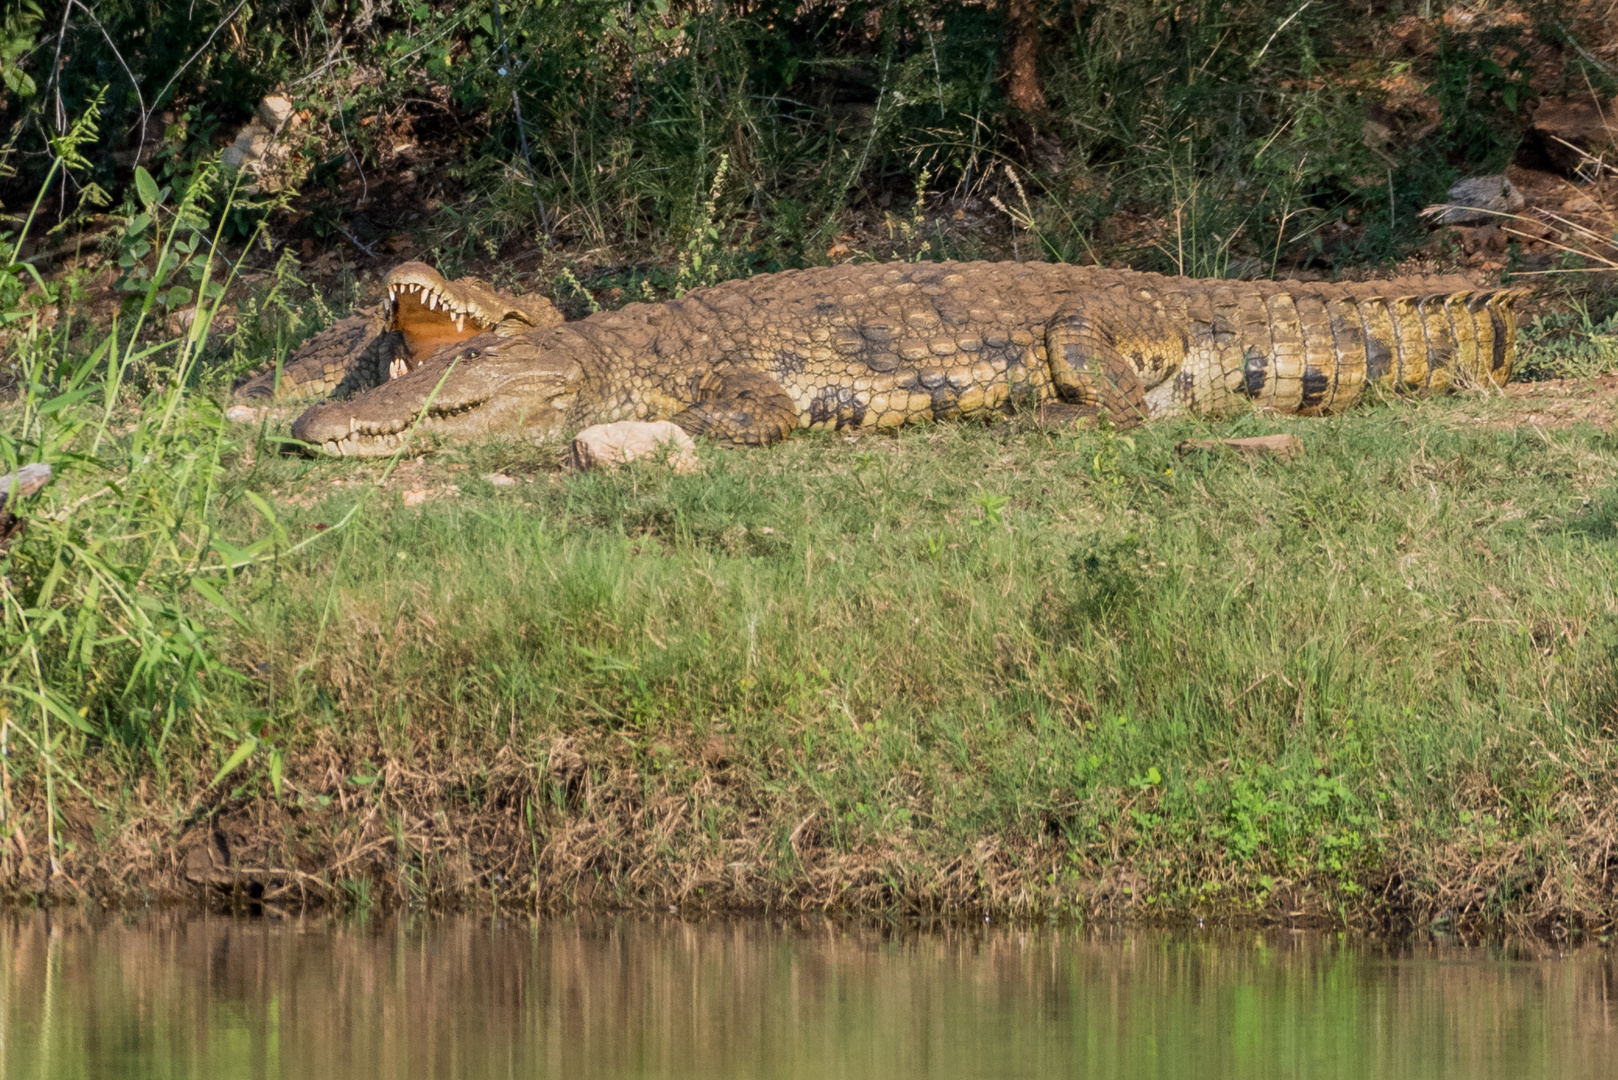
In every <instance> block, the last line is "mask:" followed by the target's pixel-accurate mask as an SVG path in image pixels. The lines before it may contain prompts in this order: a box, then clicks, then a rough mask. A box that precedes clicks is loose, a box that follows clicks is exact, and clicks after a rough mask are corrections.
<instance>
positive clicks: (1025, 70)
mask: <svg viewBox="0 0 1618 1080" xmlns="http://www.w3.org/2000/svg"><path fill="white" fill-rule="evenodd" d="M1006 22H1007V24H1008V25H1009V28H1010V30H1011V42H1010V48H1009V49H1008V50H1007V56H1006V72H1007V79H1006V97H1007V98H1008V99H1010V101H1011V104H1012V106H1013V107H1015V108H1016V109H1017V110H1018V111H1019V112H1023V113H1028V114H1039V113H1043V112H1045V92H1044V91H1043V90H1041V89H1040V86H1039V0H1006Z"/></svg>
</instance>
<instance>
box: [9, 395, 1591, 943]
mask: <svg viewBox="0 0 1618 1080" xmlns="http://www.w3.org/2000/svg"><path fill="white" fill-rule="evenodd" d="M1498 408H1500V406H1499V405H1498V404H1497V403H1494V402H1491V401H1490V400H1488V399H1483V398H1462V399H1456V400H1452V401H1445V402H1434V403H1427V404H1399V405H1393V406H1386V407H1375V408H1370V409H1366V410H1362V411H1359V412H1355V413H1352V414H1350V415H1347V416H1343V417H1339V418H1334V419H1327V420H1314V421H1295V422H1291V423H1288V424H1275V423H1271V422H1268V421H1263V420H1260V419H1258V418H1248V419H1245V420H1240V421H1236V422H1233V423H1227V424H1221V425H1218V426H1216V427H1214V428H1212V429H1206V428H1203V427H1197V428H1196V429H1195V431H1193V430H1192V429H1191V427H1190V426H1188V425H1185V424H1174V423H1163V424H1155V425H1149V426H1148V427H1147V428H1146V429H1144V430H1143V431H1140V432H1137V433H1135V434H1134V435H1133V438H1132V439H1129V440H1124V439H1121V438H1118V437H1115V436H1109V435H1107V434H1105V433H1089V434H1084V435H1080V436H1078V437H1076V438H1075V437H1073V436H1071V435H1056V434H1052V433H1048V432H1045V431H1042V430H1038V429H1035V428H1031V427H1027V426H1023V425H1021V424H1016V423H1013V424H1006V425H1000V426H996V427H982V426H937V427H932V428H923V429H919V430H916V431H910V432H906V433H904V434H903V435H901V436H900V437H898V438H892V439H890V438H878V437H866V438H862V439H859V440H857V441H845V440H844V439H843V438H841V437H809V438H801V439H794V440H792V441H790V442H789V443H788V444H786V445H784V446H780V447H777V448H774V449H770V450H763V451H746V452H725V451H719V450H714V449H710V450H708V451H707V452H706V453H705V457H706V459H707V469H706V471H705V472H704V473H702V474H700V475H696V476H674V475H670V474H666V473H663V472H659V471H655V470H650V469H646V470H642V469H633V470H630V471H628V472H625V473H622V474H617V475H610V474H609V475H587V476H562V475H559V474H557V473H556V472H555V471H554V467H553V466H554V455H553V454H548V453H538V452H535V451H533V450H526V449H522V448H514V447H509V446H499V445H494V446H489V447H483V448H472V449H467V450H463V451H461V452H454V451H451V452H449V453H447V454H445V455H442V456H440V457H438V458H432V459H428V461H427V462H426V463H424V464H421V465H413V464H410V463H406V465H405V467H404V471H403V472H401V473H396V474H395V475H394V477H393V478H392V481H391V482H390V486H389V487H388V488H386V489H380V490H379V489H377V488H376V487H374V486H365V485H366V484H367V483H368V482H369V481H372V480H374V479H376V478H377V477H378V475H379V474H380V472H381V468H382V467H381V466H368V465H362V464H355V463H352V462H349V463H342V462H326V461H305V460H302V459H288V458H282V457H277V456H275V455H273V454H270V453H266V452H264V451H263V449H262V448H261V449H260V450H259V451H258V452H257V453H256V454H251V455H248V454H246V453H245V451H246V450H247V449H248V447H247V446H246V444H244V443H240V442H239V443H238V444H237V445H236V446H235V447H233V448H230V449H227V451H226V452H225V454H224V456H223V459H222V460H223V461H224V466H225V468H224V472H223V473H222V475H221V478H220V480H219V494H218V496H217V498H216V499H215V501H214V504H213V505H214V509H213V511H212V516H211V517H210V519H209V523H210V528H211V530H212V531H213V532H214V533H216V534H218V535H229V536H235V537H240V538H244V540H243V542H245V540H246V539H262V540H269V541H271V542H272V543H276V544H279V545H280V546H281V547H282V548H285V547H286V546H287V545H288V544H290V543H296V542H298V541H301V540H304V539H306V538H308V537H311V536H315V535H317V533H318V532H319V528H320V526H325V525H331V524H333V523H336V522H339V521H340V520H342V519H343V518H344V517H345V516H346V515H347V514H348V512H349V511H350V510H356V507H357V510H356V512H355V513H354V514H353V516H352V517H351V518H350V519H349V520H348V523H347V524H346V525H345V526H344V527H342V528H341V529H340V530H337V531H335V532H334V533H331V534H330V535H321V536H320V537H319V539H318V540H316V541H315V542H314V543H313V544H310V545H308V546H306V547H305V548H303V549H302V550H301V551H300V552H299V553H298V554H296V555H294V556H291V557H286V558H280V559H276V560H273V561H270V562H261V563H259V564H257V565H255V566H253V567H252V568H251V569H249V570H247V571H245V572H243V573H241V574H239V575H238V576H237V577H236V580H235V581H234V582H233V583H230V584H228V585H221V586H220V589H221V591H222V592H223V594H224V598H225V600H226V602H227V603H228V604H230V605H232V606H233V607H234V608H235V609H236V610H237V611H239V612H240V613H241V617H242V623H240V624H237V623H233V622H231V621H229V620H228V619H225V618H223V617H221V616H219V615H218V614H217V611H210V610H209V609H208V607H207V605H205V604H204V603H203V602H202V601H201V600H200V598H193V599H194V601H195V602H194V603H193V605H192V606H193V608H194V609H195V612H196V617H197V618H198V619H199V620H201V621H203V622H207V623H209V624H211V625H212V627H213V630H212V633H213V635H214V646H215V648H216V650H217V651H218V652H219V653H220V654H221V655H222V656H223V657H225V659H226V661H227V665H226V666H227V667H228V668H229V669H231V670H234V671H237V672H245V673H248V676H249V677H248V678H244V679H241V680H239V681H229V682H227V681H225V680H223V679H214V680H213V683H214V685H213V691H214V693H215V694H216V696H215V697H214V698H212V699H211V701H210V703H209V706H208V709H209V715H208V716H207V717H206V719H205V720H204V719H203V718H201V717H200V716H199V717H198V722H196V723H193V724H192V725H190V726H189V727H187V728H186V733H185V735H184V736H183V738H182V739H181V741H180V742H179V743H178V745H179V746H180V747H181V748H182V749H180V750H179V751H176V750H174V749H173V745H172V744H171V748H170V750H169V752H168V753H167V754H166V756H164V757H163V758H162V760H161V763H160V767H159V768H156V769H154V768H153V764H152V763H153V761H154V760H155V759H154V757H153V755H152V753H151V746H152V743H153V735H152V727H151V726H150V725H144V726H143V725H142V724H140V723H130V724H126V725H124V726H123V727H121V728H119V732H121V734H116V735H113V734H112V733H111V729H109V733H108V734H109V737H107V738H105V739H98V738H93V737H89V736H85V735H83V733H79V732H74V733H71V734H70V735H69V737H68V740H67V742H66V744H65V745H64V747H63V749H62V751H61V753H62V754H64V755H67V754H69V753H71V754H73V755H75V760H77V761H78V762H79V763H80V767H81V768H87V769H88V770H89V774H92V775H94V776H95V777H96V778H97V779H98V781H99V782H100V784H101V785H102V786H101V790H103V791H106V790H107V788H106V785H107V784H108V783H109V782H110V778H111V777H114V776H116V777H120V778H121V780H120V783H121V784H122V785H123V790H122V792H121V793H120V795H119V798H118V799H115V800H113V801H114V802H115V803H116V806H114V807H110V808H109V809H108V810H106V811H104V812H103V813H102V814H101V816H99V817H97V818H96V820H97V821H100V822H101V823H102V826H101V827H102V828H103V832H104V833H105V835H106V836H109V837H110V836H112V835H113V830H111V829H110V828H109V826H110V825H112V824H114V823H117V822H125V823H129V822H135V823H140V824H139V828H138V829H136V830H135V831H137V832H139V833H140V834H141V835H142V836H147V837H150V836H154V835H161V834H163V833H165V832H167V833H169V834H170V835H178V834H179V832H180V829H179V826H181V825H183V824H184V822H185V821H187V820H195V818H196V816H197V813H199V811H198V809H197V808H198V807H199V806H202V807H205V808H207V812H209V813H214V812H219V813H223V815H224V816H223V818H221V819H219V820H224V821H229V822H234V823H235V824H234V825H232V826H231V828H232V829H233V830H235V831H234V832H232V836H233V837H234V838H235V839H233V850H236V851H238V853H239V854H238V856H237V857H238V858H239V860H240V861H242V862H243V863H244V864H251V865H261V866H263V865H271V864H275V865H282V866H285V865H291V864H296V865H299V866H300V867H303V868H305V869H306V870H308V871H309V872H311V873H314V874H315V875H317V876H319V875H320V874H321V873H322V869H323V867H324V868H329V867H331V866H332V864H334V863H340V861H341V858H342V856H343V854H345V853H347V852H348V851H349V849H351V848H353V847H356V846H360V847H362V846H363V842H364V841H365V840H366V839H367V838H369V837H371V836H373V834H384V835H385V834H388V833H391V834H392V836H391V839H387V841H386V843H384V844H382V845H381V846H380V847H377V848H376V849H375V850H374V851H373V852H372V853H371V855H370V856H368V857H367V858H366V859H364V860H361V861H359V862H358V863H347V864H343V865H342V866H341V867H340V868H339V869H336V870H333V871H332V873H331V880H332V881H334V882H341V881H344V880H351V881H364V882H371V881H374V882H376V883H377V884H378V885H381V886H384V888H382V889H381V892H380V895H381V896H383V897H384V898H404V899H407V900H411V899H414V900H420V901H427V900H431V899H434V898H438V899H440V900H442V899H448V898H457V899H461V900H464V899H466V898H467V896H468V895H479V894H483V893H488V892H492V893H494V894H496V895H498V896H501V897H503V898H504V900H505V902H517V903H531V902H535V901H538V902H544V903H557V902H567V901H568V900H570V899H571V900H573V901H586V902H629V903H657V904H663V903H686V904H698V905H716V906H758V905H763V904H789V905H790V904H810V905H829V906H844V907H850V908H855V909H861V910H873V909H876V910H911V911H918V910H919V911H945V912H952V913H961V912H968V911H975V910H979V909H983V910H995V911H1001V912H1011V913H1022V914H1033V913H1041V912H1046V913H1049V912H1061V913H1074V912H1077V913H1085V912H1094V913H1098V914H1099V913H1105V912H1116V911H1120V910H1124V909H1127V910H1129V911H1131V912H1132V913H1133V914H1135V915H1150V914H1152V913H1154V912H1157V913H1162V914H1164V915H1165V916H1166V915H1171V914H1174V915H1185V914H1191V913H1196V914H1204V915H1232V914H1242V913H1254V912H1260V911H1271V912H1276V911H1307V912H1309V913H1310V914H1311V915H1317V916H1321V917H1329V918H1339V919H1348V920H1351V921H1352V920H1362V919H1374V920H1383V921H1396V920H1398V919H1402V918H1406V917H1410V918H1420V919H1430V918H1435V917H1462V918H1469V919H1477V920H1483V921H1519V922H1520V921H1530V922H1532V921H1538V920H1544V919H1550V918H1557V919H1563V920H1568V919H1572V920H1575V921H1579V922H1583V923H1585V924H1588V925H1601V924H1603V923H1605V922H1606V921H1608V920H1610V918H1611V914H1612V896H1611V892H1610V889H1608V888H1607V887H1606V886H1605V885H1603V884H1602V882H1603V880H1604V878H1605V875H1607V874H1608V872H1609V871H1608V869H1607V867H1606V865H1605V863H1604V862H1603V859H1604V858H1605V856H1604V855H1603V854H1602V852H1603V851H1605V850H1606V849H1605V848H1604V847H1603V846H1602V845H1604V844H1606V843H1608V842H1609V841H1610V840H1611V839H1612V838H1613V829H1614V824H1613V820H1612V815H1611V810H1610V807H1611V805H1613V804H1614V796H1615V795H1618V792H1615V791H1614V786H1615V785H1614V777H1615V775H1618V772H1615V769H1614V766H1615V764H1618V762H1615V760H1614V759H1615V756H1618V755H1615V751H1618V743H1615V734H1618V730H1615V729H1618V692H1615V691H1618V684H1615V682H1614V668H1615V663H1618V591H1615V586H1614V581H1615V580H1618V535H1615V522H1618V487H1615V483H1614V481H1615V476H1618V440H1615V439H1614V438H1613V437H1612V436H1611V435H1610V434H1605V433H1602V432H1598V431H1595V430H1591V429H1585V430H1577V431H1571V432H1552V433H1540V432H1534V431H1529V430H1519V429H1513V428H1507V427H1499V426H1494V425H1492V424H1490V423H1488V422H1480V421H1479V418H1480V417H1482V418H1484V420H1487V418H1488V417H1489V416H1490V415H1491V412H1492V411H1493V410H1496V409H1498ZM1208 430H1211V431H1212V433H1214V434H1230V435H1237V434H1254V433H1260V432H1267V431H1273V430H1291V431H1295V432H1296V433H1298V434H1300V435H1301V436H1303V438H1304V439H1305V441H1306V443H1307V453H1306V455H1305V456H1304V458H1303V460H1302V461H1300V462H1297V463H1294V464H1282V463H1276V462H1259V463H1250V462H1247V461H1245V460H1242V459H1239V458H1235V457H1228V456H1207V455H1202V454H1196V455H1193V456H1191V457H1188V458H1184V459H1182V458H1179V457H1177V456H1176V454H1175V452H1174V446H1175V443H1176V441H1177V440H1178V439H1180V438H1182V437H1184V436H1186V435H1188V434H1201V433H1205V432H1206V431H1208ZM242 434H243V432H241V431H236V432H233V433H232V435H233V436H234V437H240V436H241V435H242ZM247 441H248V442H250V441H251V438H249V439H248V440H247ZM249 457H250V459H251V460H250V462H249V461H248V458H249ZM496 470H503V471H505V472H506V473H507V474H509V475H513V476H517V477H519V478H521V479H523V480H524V482H522V483H520V484H518V485H516V486H514V487H495V486H493V485H491V484H489V483H488V482H486V481H485V480H483V479H481V477H482V476H483V475H484V474H488V473H492V472H494V471H496ZM452 481H453V482H454V483H456V484H457V485H458V487H459V489H460V490H459V493H458V494H454V495H449V494H444V492H445V491H446V488H445V486H444V485H446V484H448V483H449V482H452ZM400 484H403V486H404V487H407V488H408V487H412V486H420V487H422V488H424V489H426V490H428V491H429V492H430V493H434V494H435V495H439V494H442V497H434V498H430V499H429V500H428V501H427V502H426V503H425V504H424V505H422V506H421V507H419V508H407V507H405V506H404V505H403V504H402V502H401V500H400V497H399V491H400V490H401V489H400V487H399V485H400ZM248 492H255V493H261V494H263V495H264V496H265V498H266V499H268V500H269V502H270V504H271V507H272V511H273V517H274V519H275V521H276V522H277V527H276V528H271V525H270V524H269V521H270V518H269V516H267V515H266V514H265V513H264V512H263V511H261V510H260V509H258V508H255V507H254V505H253V504H252V503H251V502H250V501H249V499H248V497H247V493H248ZM58 494H59V497H65V496H66V495H67V494H68V492H67V491H62V492H59V493H58ZM278 496H279V497H278ZM302 504H307V505H302ZM327 531H328V532H330V530H327ZM277 537H279V538H280V539H276V538H277ZM26 547H27V545H24V550H26ZM13 572H15V571H13ZM210 678H212V677H210ZM559 746H560V747H561V748H560V749H558V747H559ZM238 748H242V750H243V754H248V755H250V756H247V757H245V760H238V762H237V767H236V770H235V772H234V773H233V774H232V775H231V776H230V778H229V781H228V783H229V784H230V785H235V786H234V788H232V789H231V790H225V787H226V785H220V786H219V787H213V788H210V787H209V782H210V781H211V780H212V779H213V777H214V775H215V773H216V772H217V771H218V770H219V769H220V767H221V766H222V765H223V764H226V757H227V755H231V754H232V751H234V750H236V749H238ZM569 753H572V754H577V755H579V756H580V758H581V759H582V762H583V764H584V766H585V769H586V772H585V773H584V774H583V775H579V774H578V773H577V771H576V769H573V768H570V767H569V766H568V765H567V764H566V761H567V758H568V755H569ZM236 757H237V758H238V759H240V758H242V755H241V754H238V755H236ZM272 762H273V766H272ZM272 769H273V772H274V775H273V776H272ZM135 777H147V778H149V779H150V780H151V781H152V787H151V788H149V789H148V788H145V784H146V781H145V780H142V781H141V785H142V788H143V790H145V791H146V793H145V794H144V795H141V794H138V793H135V792H134V791H133V790H132V789H131V787H130V784H131V782H132V780H133V778H135ZM277 786H279V787H280V795H279V797H277V795H276V793H275V788H276V787H277ZM188 813H189V817H187V814H188ZM379 815H380V817H379ZM435 817H436V819H437V822H436V824H434V823H433V822H434V819H435ZM69 818H71V815H69ZM368 818H369V821H368ZM384 823H385V824H384ZM64 827H65V829H66V835H67V836H68V837H69V838H70V839H69V841H68V842H74V841H73V839H72V838H73V837H75V836H81V837H82V836H86V835H88V834H87V833H86V830H87V829H88V828H89V826H87V825H86V824H85V823H84V822H82V821H81V822H78V823H77V824H76V825H75V823H74V822H73V821H72V820H67V821H66V822H65V823H64ZM75 827H76V828H77V829H78V830H79V831H78V833H75V832H74V829H75ZM77 842H78V843H80V844H81V845H84V844H85V841H84V840H83V839H80V840H78V841H77ZM120 842H122V841H120ZM184 843H185V838H184V837H183V836H181V837H180V844H181V846H182V847H183V846H184ZM85 846H88V847H89V848H90V849H91V850H90V851H87V852H85V853H84V856H83V864H84V865H85V866H86V867H88V866H91V865H98V866H99V865H101V864H100V863H98V862H97V861H96V860H97V859H101V860H103V861H105V860H106V858H108V857H109V856H107V854H106V851H102V850H99V849H97V846H96V843H89V844H88V845H85ZM102 846H103V847H106V845H105V844H103V845H102ZM114 846H116V845H114ZM107 850H111V848H107ZM120 850H121V849H120ZM249 851H250V852H252V853H253V854H252V856H251V857H249V856H247V855H245V854H240V853H241V852H249ZM148 861H150V862H151V863H152V869H151V870H150V871H149V874H148V876H149V878H150V880H151V881H152V882H157V881H159V880H160V879H161V873H160V872H159V871H158V869H157V868H156V860H155V859H149V860H148ZM345 875H346V877H345ZM91 876H94V875H91ZM346 887H347V889H348V892H347V894H345V895H349V896H350V897H351V896H352V895H354V894H355V892H356V889H358V890H360V891H365V893H366V896H367V897H370V896H371V895H372V894H373V893H374V892H376V890H374V889H371V888H370V886H369V885H363V886H360V885H354V884H352V883H351V884H350V885H348V886H346Z"/></svg>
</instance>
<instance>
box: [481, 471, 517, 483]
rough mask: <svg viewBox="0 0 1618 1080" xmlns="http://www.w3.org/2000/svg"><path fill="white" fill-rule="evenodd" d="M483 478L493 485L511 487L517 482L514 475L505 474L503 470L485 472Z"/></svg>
mask: <svg viewBox="0 0 1618 1080" xmlns="http://www.w3.org/2000/svg"><path fill="white" fill-rule="evenodd" d="M483 479H485V480H487V481H488V482H489V483H491V484H493V485H494V486H495V487H511V486H513V485H514V484H516V483H517V478H516V477H515V476H507V475H506V474H505V473H503V472H492V473H485V474H484V476H483Z"/></svg>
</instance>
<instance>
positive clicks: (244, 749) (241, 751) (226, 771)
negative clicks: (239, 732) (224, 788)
mask: <svg viewBox="0 0 1618 1080" xmlns="http://www.w3.org/2000/svg"><path fill="white" fill-rule="evenodd" d="M257 749H258V740H257V739H255V738H253V737H252V736H251V735H249V736H248V737H247V738H245V739H243V740H242V741H241V742H240V743H238V744H237V745H236V749H234V750H232V751H231V752H230V757H228V758H226V759H225V764H224V767H223V768H221V769H220V770H219V772H217V773H216V774H214V778H213V784H217V783H219V781H221V780H223V779H224V778H225V777H227V776H229V775H230V774H231V773H233V772H235V771H236V766H238V765H240V764H241V763H242V762H244V761H246V760H247V759H248V758H250V757H252V756H253V751H254V750H257ZM213 784H209V785H208V786H209V787H212V786H213Z"/></svg>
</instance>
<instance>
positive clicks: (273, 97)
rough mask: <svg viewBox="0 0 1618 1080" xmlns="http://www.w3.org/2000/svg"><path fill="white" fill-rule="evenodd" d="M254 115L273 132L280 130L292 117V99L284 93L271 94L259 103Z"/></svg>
mask: <svg viewBox="0 0 1618 1080" xmlns="http://www.w3.org/2000/svg"><path fill="white" fill-rule="evenodd" d="M254 117H255V119H257V120H258V122H259V123H260V124H263V125H264V126H265V127H266V128H268V129H269V130H270V132H271V133H272V134H273V133H275V132H278V131H280V130H281V129H282V128H283V127H285V126H286V122H287V121H288V120H290V119H292V99H291V98H289V97H287V96H285V95H284V94H270V95H269V96H268V97H266V98H265V99H264V100H263V101H261V102H259V103H258V110H257V112H255V113H254Z"/></svg>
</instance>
